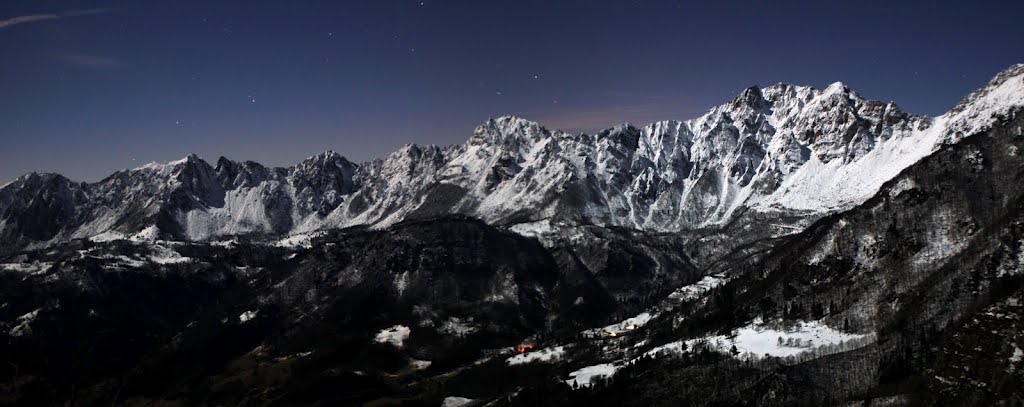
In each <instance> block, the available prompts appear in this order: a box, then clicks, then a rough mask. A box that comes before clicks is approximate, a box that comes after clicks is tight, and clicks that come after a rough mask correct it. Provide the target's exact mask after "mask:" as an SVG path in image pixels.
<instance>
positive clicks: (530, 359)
mask: <svg viewBox="0 0 1024 407" xmlns="http://www.w3.org/2000/svg"><path fill="white" fill-rule="evenodd" d="M563 356H565V346H555V347H551V348H544V349H540V350H535V351H530V352H526V353H520V354H518V355H515V356H512V357H510V358H508V359H505V362H506V363H508V365H509V366H516V365H523V364H528V363H536V362H543V363H551V362H555V361H558V360H561V359H562V357H563Z"/></svg>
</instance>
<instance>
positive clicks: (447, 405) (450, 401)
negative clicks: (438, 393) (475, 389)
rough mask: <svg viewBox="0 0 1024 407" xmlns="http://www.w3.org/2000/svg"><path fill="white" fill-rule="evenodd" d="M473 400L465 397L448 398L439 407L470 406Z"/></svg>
mask: <svg viewBox="0 0 1024 407" xmlns="http://www.w3.org/2000/svg"><path fill="white" fill-rule="evenodd" d="M474 401H476V400H474V399H468V398H465V397H456V396H448V397H445V398H444V401H442V402H441V407H465V406H468V405H470V404H472V403H473V402H474Z"/></svg>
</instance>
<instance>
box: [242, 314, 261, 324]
mask: <svg viewBox="0 0 1024 407" xmlns="http://www.w3.org/2000/svg"><path fill="white" fill-rule="evenodd" d="M258 312H259V311H245V312H243V313H242V314H241V315H239V316H238V322H241V323H243V324H244V323H246V322H249V321H251V320H252V319H253V318H256V313H258Z"/></svg>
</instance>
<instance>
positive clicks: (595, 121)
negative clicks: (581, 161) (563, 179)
mask: <svg viewBox="0 0 1024 407" xmlns="http://www.w3.org/2000/svg"><path fill="white" fill-rule="evenodd" d="M690 110H691V109H686V108H684V107H683V106H682V104H681V103H672V102H664V103H663V102H651V103H636V104H626V105H619V106H601V107H594V108H590V109H581V110H575V111H561V112H534V113H526V114H524V117H525V118H527V119H530V120H536V121H537V122H539V123H541V124H543V125H544V126H545V127H548V128H552V129H561V130H564V131H570V132H577V131H585V132H594V131H599V130H603V129H607V128H609V127H612V126H615V125H618V124H622V123H632V124H634V125H637V126H644V125H647V124H650V123H653V122H656V121H661V120H669V119H672V120H683V119H688V118H690V117H688V116H689V115H690V114H692V113H693V112H692V111H690Z"/></svg>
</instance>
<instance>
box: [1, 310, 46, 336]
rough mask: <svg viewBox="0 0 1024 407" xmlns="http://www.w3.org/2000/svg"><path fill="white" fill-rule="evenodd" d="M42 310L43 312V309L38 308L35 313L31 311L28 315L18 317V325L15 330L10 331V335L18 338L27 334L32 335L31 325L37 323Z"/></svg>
mask: <svg viewBox="0 0 1024 407" xmlns="http://www.w3.org/2000/svg"><path fill="white" fill-rule="evenodd" d="M42 310H43V309H42V308H37V309H36V310H34V311H30V312H28V313H26V314H24V315H22V316H20V317H18V319H17V320H16V321H15V322H17V323H18V324H17V325H15V326H14V328H11V330H10V331H8V334H10V335H11V336H14V337H18V336H22V335H26V334H31V333H32V327H30V326H29V324H31V323H32V321H35V319H36V317H37V316H39V311H42Z"/></svg>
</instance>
